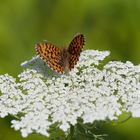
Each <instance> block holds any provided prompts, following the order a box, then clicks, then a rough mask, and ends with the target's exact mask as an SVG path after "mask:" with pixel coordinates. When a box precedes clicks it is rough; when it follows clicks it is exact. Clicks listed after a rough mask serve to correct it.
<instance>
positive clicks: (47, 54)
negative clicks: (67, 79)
mask: <svg viewBox="0 0 140 140" xmlns="http://www.w3.org/2000/svg"><path fill="white" fill-rule="evenodd" d="M35 48H36V52H37V54H38V55H39V56H40V58H41V59H43V60H44V61H45V62H46V63H47V64H48V66H49V67H50V68H51V69H53V70H55V71H56V72H58V73H63V72H64V67H63V65H62V63H61V50H60V49H59V48H57V47H55V46H54V45H52V44H50V43H38V44H36V47H35Z"/></svg>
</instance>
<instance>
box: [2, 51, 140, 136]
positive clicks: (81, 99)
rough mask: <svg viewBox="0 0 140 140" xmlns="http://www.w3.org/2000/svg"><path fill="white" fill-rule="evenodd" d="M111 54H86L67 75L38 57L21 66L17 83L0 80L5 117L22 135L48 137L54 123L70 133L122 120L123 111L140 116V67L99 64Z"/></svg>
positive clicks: (94, 52)
mask: <svg viewBox="0 0 140 140" xmlns="http://www.w3.org/2000/svg"><path fill="white" fill-rule="evenodd" d="M109 54H110V53H109V52H108V51H95V50H86V51H83V52H82V53H81V56H80V60H79V62H78V64H77V65H76V66H75V68H74V69H73V70H72V71H70V72H69V73H68V74H57V73H54V72H52V71H51V70H50V69H49V68H48V67H47V65H46V64H44V62H43V61H42V60H41V59H40V58H39V57H37V56H35V57H33V58H32V59H31V60H29V61H26V62H24V63H22V64H21V65H22V67H23V69H24V70H23V72H22V73H20V74H19V75H18V82H16V79H15V78H13V77H12V76H9V75H8V74H5V75H1V76H0V91H1V96H0V116H1V117H2V118H4V117H6V116H7V115H14V116H15V119H14V120H12V121H11V123H12V127H13V128H14V129H15V130H20V131H21V134H22V136H23V137H26V136H28V134H30V133H33V132H36V133H40V134H42V135H45V136H49V129H50V127H51V126H52V125H53V124H55V123H56V124H57V126H56V127H58V128H60V129H61V130H63V131H64V132H65V133H66V134H67V132H68V131H69V129H70V126H71V125H72V126H74V125H76V124H77V121H78V118H80V119H82V120H83V123H85V124H86V123H93V122H94V121H100V120H103V121H106V120H117V119H118V116H119V115H120V114H122V112H129V113H131V115H132V117H140V65H136V66H135V65H133V64H132V63H131V62H129V61H127V62H126V63H123V62H120V61H110V62H109V63H107V64H106V65H104V66H102V67H101V66H100V63H101V62H102V61H103V60H104V59H105V58H106V57H107V56H108V55H109Z"/></svg>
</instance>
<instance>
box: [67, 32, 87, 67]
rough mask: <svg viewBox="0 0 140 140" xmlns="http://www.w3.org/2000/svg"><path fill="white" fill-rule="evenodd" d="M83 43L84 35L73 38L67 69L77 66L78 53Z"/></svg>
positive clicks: (69, 48) (69, 49)
mask: <svg viewBox="0 0 140 140" xmlns="http://www.w3.org/2000/svg"><path fill="white" fill-rule="evenodd" d="M84 43H85V39H84V35H83V34H79V35H77V36H75V37H74V39H73V40H72V41H71V43H70V45H69V47H68V52H69V54H70V58H69V69H70V70H71V69H72V68H74V66H75V65H76V64H77V61H78V60H79V56H80V53H81V51H82V49H83V46H84Z"/></svg>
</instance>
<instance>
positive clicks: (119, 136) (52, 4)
mask: <svg viewBox="0 0 140 140" xmlns="http://www.w3.org/2000/svg"><path fill="white" fill-rule="evenodd" d="M76 33H83V34H84V35H85V36H86V45H85V49H98V50H110V51H111V57H110V59H113V60H122V61H126V60H130V61H132V62H133V63H134V64H138V63H140V55H139V52H140V0H98V1H97V0H69V1H67V0H0V65H1V66H0V74H4V73H9V74H10V75H12V76H15V77H16V76H17V74H18V73H20V72H21V71H22V69H21V67H20V63H21V62H23V61H25V60H28V59H30V58H31V57H32V56H33V55H35V49H34V45H35V43H37V42H40V41H42V40H48V41H49V42H52V43H53V44H55V45H57V46H60V47H61V46H67V45H68V44H69V42H70V41H71V39H72V38H73V36H74V35H75V34H76ZM10 119H11V118H9V117H7V118H6V119H0V140H22V139H23V138H22V137H21V136H20V133H19V132H16V131H14V130H13V129H12V128H10ZM104 131H105V132H106V133H109V136H108V137H107V138H106V139H108V140H123V139H126V140H140V119H130V120H128V121H127V122H125V123H123V124H119V125H115V126H113V125H108V126H106V127H105V128H104ZM25 140H46V138H45V137H43V136H40V135H36V134H32V135H30V136H29V137H28V138H25Z"/></svg>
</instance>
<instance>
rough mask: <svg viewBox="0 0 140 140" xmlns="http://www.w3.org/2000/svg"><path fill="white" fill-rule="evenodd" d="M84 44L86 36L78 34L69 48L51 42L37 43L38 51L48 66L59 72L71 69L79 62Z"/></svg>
mask: <svg viewBox="0 0 140 140" xmlns="http://www.w3.org/2000/svg"><path fill="white" fill-rule="evenodd" d="M83 45H84V36H83V35H82V34H79V35H77V36H76V37H75V38H74V39H73V40H72V41H71V43H70V45H69V46H68V48H63V49H60V48H57V47H55V46H54V45H52V44H50V43H38V44H36V52H37V54H38V55H39V56H40V58H42V59H43V60H44V61H45V62H46V63H47V64H48V66H49V67H50V68H51V69H53V70H54V71H56V72H58V73H64V72H65V71H69V70H71V69H72V68H74V66H75V65H76V64H77V61H78V60H79V56H80V53H81V51H82V48H83Z"/></svg>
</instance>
